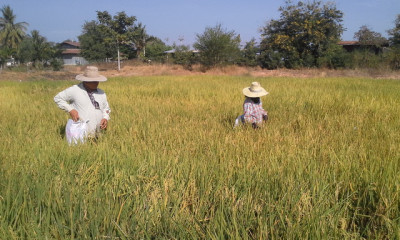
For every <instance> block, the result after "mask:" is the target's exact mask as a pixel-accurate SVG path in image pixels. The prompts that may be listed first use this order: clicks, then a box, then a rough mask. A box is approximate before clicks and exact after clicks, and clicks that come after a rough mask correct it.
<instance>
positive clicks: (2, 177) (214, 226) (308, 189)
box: [0, 76, 400, 239]
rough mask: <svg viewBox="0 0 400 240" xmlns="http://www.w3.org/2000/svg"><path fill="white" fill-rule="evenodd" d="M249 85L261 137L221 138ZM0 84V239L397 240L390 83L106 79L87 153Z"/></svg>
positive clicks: (395, 87)
mask: <svg viewBox="0 0 400 240" xmlns="http://www.w3.org/2000/svg"><path fill="white" fill-rule="evenodd" d="M253 81H259V82H260V83H261V85H262V86H263V87H264V88H265V89H266V90H267V91H269V92H270V94H269V95H267V96H265V97H263V98H262V101H263V106H264V108H265V109H266V110H267V111H268V113H269V121H268V123H267V124H266V125H265V126H264V127H263V128H261V129H258V130H253V129H252V128H251V127H246V126H244V127H241V128H235V129H233V123H234V120H235V118H236V117H237V116H238V115H240V114H242V103H243V100H244V97H243V95H242V92H241V91H242V89H243V88H244V87H247V86H249V85H250V83H251V82H253ZM76 83H77V82H76V81H48V80H41V81H28V82H16V81H0V113H1V114H0V136H1V139H0V239H400V174H399V173H400V151H399V147H400V121H399V113H400V82H399V81H398V80H373V79H367V78H308V79H305V78H303V79H297V78H276V77H268V78H254V77H250V76H240V77H229V76H146V77H114V78H110V79H109V80H108V81H107V82H105V83H101V84H100V86H99V87H100V88H102V89H103V90H105V92H106V93H107V97H108V101H109V103H110V106H111V108H112V113H111V117H112V119H111V120H110V122H109V128H108V130H107V132H106V133H104V134H103V135H102V136H101V137H100V138H99V139H98V140H97V141H96V142H93V141H92V142H88V143H86V144H83V145H78V146H73V147H70V146H68V144H67V142H66V140H65V136H64V127H65V124H66V122H67V119H68V116H67V114H66V113H64V112H63V111H62V110H60V109H58V108H57V106H56V104H55V103H54V102H53V97H54V96H55V95H56V94H57V93H58V92H59V91H61V90H63V89H65V88H67V87H69V86H71V85H73V84H76Z"/></svg>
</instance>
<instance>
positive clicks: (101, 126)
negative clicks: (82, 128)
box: [100, 118, 108, 129]
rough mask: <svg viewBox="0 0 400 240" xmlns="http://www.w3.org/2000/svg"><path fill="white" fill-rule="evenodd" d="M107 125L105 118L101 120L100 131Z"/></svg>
mask: <svg viewBox="0 0 400 240" xmlns="http://www.w3.org/2000/svg"><path fill="white" fill-rule="evenodd" d="M107 123H108V121H107V119H105V118H103V119H101V121H100V129H106V128H107Z"/></svg>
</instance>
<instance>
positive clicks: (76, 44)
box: [63, 41, 81, 47]
mask: <svg viewBox="0 0 400 240" xmlns="http://www.w3.org/2000/svg"><path fill="white" fill-rule="evenodd" d="M63 43H65V44H69V45H72V46H75V47H80V46H81V44H80V43H79V42H73V41H64V42H63Z"/></svg>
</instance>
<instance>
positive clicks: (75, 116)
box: [69, 109, 79, 122]
mask: <svg viewBox="0 0 400 240" xmlns="http://www.w3.org/2000/svg"><path fill="white" fill-rule="evenodd" d="M69 115H70V116H71V118H72V120H74V122H76V121H78V120H79V114H78V111H76V110H75V109H72V110H71V111H70V112H69Z"/></svg>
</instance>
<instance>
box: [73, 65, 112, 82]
mask: <svg viewBox="0 0 400 240" xmlns="http://www.w3.org/2000/svg"><path fill="white" fill-rule="evenodd" d="M75 79H76V80H79V81H82V82H105V81H107V78H106V77H104V76H103V75H100V74H99V69H98V68H97V67H94V66H87V67H86V69H85V72H84V73H83V74H79V75H76V77H75Z"/></svg>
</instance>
